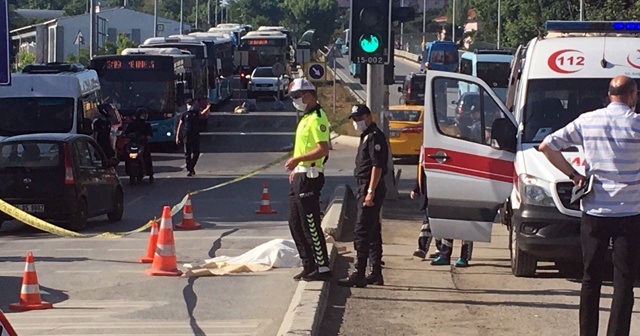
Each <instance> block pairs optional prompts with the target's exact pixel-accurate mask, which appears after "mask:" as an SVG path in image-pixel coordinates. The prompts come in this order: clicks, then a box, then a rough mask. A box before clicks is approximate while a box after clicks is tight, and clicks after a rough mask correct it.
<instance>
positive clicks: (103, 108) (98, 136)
mask: <svg viewBox="0 0 640 336" xmlns="http://www.w3.org/2000/svg"><path fill="white" fill-rule="evenodd" d="M110 111H111V105H109V104H100V105H98V112H100V118H98V119H96V121H94V122H93V137H94V139H95V140H96V142H97V143H98V145H99V146H100V148H101V149H102V151H103V152H104V153H105V154H106V155H107V158H112V157H115V156H116V153H115V151H114V150H113V147H112V146H111V121H110V120H109V112H110Z"/></svg>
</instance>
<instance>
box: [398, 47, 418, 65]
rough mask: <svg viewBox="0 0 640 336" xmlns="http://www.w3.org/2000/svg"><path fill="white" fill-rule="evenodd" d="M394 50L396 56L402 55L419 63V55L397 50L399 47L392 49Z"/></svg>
mask: <svg viewBox="0 0 640 336" xmlns="http://www.w3.org/2000/svg"><path fill="white" fill-rule="evenodd" d="M394 52H395V54H396V56H398V57H402V58H404V59H406V60H409V61H412V62H416V63H420V60H419V58H420V55H416V54H413V53H410V52H407V51H404V50H399V49H396V50H394Z"/></svg>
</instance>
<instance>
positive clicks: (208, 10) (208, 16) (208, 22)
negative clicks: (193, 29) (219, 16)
mask: <svg viewBox="0 0 640 336" xmlns="http://www.w3.org/2000/svg"><path fill="white" fill-rule="evenodd" d="M209 27H211V0H207V29H209Z"/></svg>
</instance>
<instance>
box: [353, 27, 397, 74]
mask: <svg viewBox="0 0 640 336" xmlns="http://www.w3.org/2000/svg"><path fill="white" fill-rule="evenodd" d="M391 34H392V36H393V35H394V34H393V32H391ZM390 52H391V61H390V62H389V64H385V65H384V85H394V84H395V83H396V76H395V67H396V65H395V59H394V58H393V55H394V50H393V48H391V50H390ZM359 77H360V84H367V65H366V64H362V65H361V66H360V72H359Z"/></svg>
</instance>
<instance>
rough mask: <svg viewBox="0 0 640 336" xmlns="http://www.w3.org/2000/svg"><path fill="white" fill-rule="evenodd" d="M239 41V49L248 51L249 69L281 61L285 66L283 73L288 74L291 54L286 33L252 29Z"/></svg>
mask: <svg viewBox="0 0 640 336" xmlns="http://www.w3.org/2000/svg"><path fill="white" fill-rule="evenodd" d="M241 41H242V42H241V44H240V48H239V50H240V51H241V52H246V53H248V59H249V67H250V68H251V70H253V69H255V68H256V67H258V66H273V65H274V64H276V63H281V64H282V65H283V66H285V69H286V72H285V73H286V74H289V75H290V73H291V66H290V64H289V61H290V60H291V54H290V53H289V51H290V48H289V45H288V44H287V43H288V42H287V35H285V34H283V33H282V32H279V31H252V32H249V33H247V35H245V36H243V37H242V40H241Z"/></svg>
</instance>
